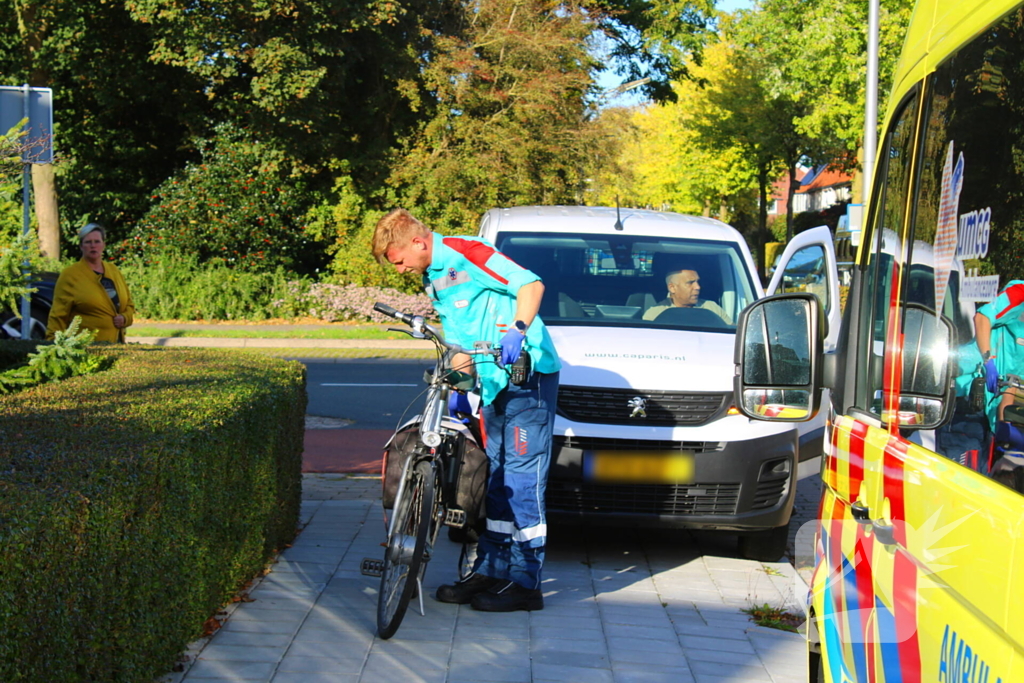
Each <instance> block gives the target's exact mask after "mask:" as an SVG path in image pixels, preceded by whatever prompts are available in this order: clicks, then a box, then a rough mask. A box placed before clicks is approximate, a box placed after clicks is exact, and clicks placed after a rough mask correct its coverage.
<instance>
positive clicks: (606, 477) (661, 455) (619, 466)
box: [583, 451, 694, 484]
mask: <svg viewBox="0 0 1024 683" xmlns="http://www.w3.org/2000/svg"><path fill="white" fill-rule="evenodd" d="M693 470H694V465H693V453H688V452H685V451H589V452H587V453H586V454H585V456H584V461H583V472H584V476H585V478H586V479H587V480H589V481H596V482H604V483H629V484H690V483H693Z"/></svg>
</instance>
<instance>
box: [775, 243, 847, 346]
mask: <svg viewBox="0 0 1024 683" xmlns="http://www.w3.org/2000/svg"><path fill="white" fill-rule="evenodd" d="M787 292H810V293H811V294H815V295H817V297H818V300H819V301H821V307H822V309H824V311H825V321H826V323H827V328H826V330H827V333H826V335H825V353H831V352H832V351H834V350H835V348H836V342H837V340H838V339H839V322H840V319H841V318H842V305H841V298H840V289H839V266H838V264H837V261H836V248H835V245H834V244H833V243H832V231H831V230H829V228H828V226H827V225H821V226H818V227H817V228H811V229H810V230H805V231H804V232H802V233H800V234H799V235H797V236H796V237H794V238H793V239H792V240H791V241H790V242H789V244H787V245H786V250H785V251H783V252H782V257H781V258H780V259H779V265H778V267H777V268H776V269H775V274H774V275H772V281H771V282H770V283H769V284H768V289H767V292H766V294H767V295H768V296H771V295H773V294H785V293H787Z"/></svg>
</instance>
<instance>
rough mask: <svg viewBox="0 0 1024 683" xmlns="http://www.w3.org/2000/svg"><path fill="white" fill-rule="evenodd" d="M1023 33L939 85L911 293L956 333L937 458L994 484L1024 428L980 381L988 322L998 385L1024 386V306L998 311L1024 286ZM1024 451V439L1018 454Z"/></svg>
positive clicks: (999, 42) (931, 99)
mask: <svg viewBox="0 0 1024 683" xmlns="http://www.w3.org/2000/svg"><path fill="white" fill-rule="evenodd" d="M1022 26H1024V9H1017V10H1014V11H1013V12H1011V13H1010V14H1009V15H1007V16H1006V17H1004V19H1002V20H1001V21H999V22H996V23H995V24H993V25H992V26H991V27H990V28H989V29H987V30H986V31H984V32H983V33H982V34H981V35H979V36H978V37H977V38H975V39H974V40H972V41H971V42H970V43H968V44H967V45H965V46H964V47H962V48H961V49H960V50H959V51H957V52H956V53H954V54H953V55H952V56H951V57H950V58H949V59H947V60H946V61H945V62H944V63H942V64H941V65H940V66H939V67H938V68H937V69H936V70H935V73H934V74H933V75H932V76H931V78H930V79H929V81H928V87H927V97H926V99H927V103H928V107H927V109H926V110H925V114H924V117H923V118H924V120H923V126H922V128H923V130H924V131H925V135H924V136H923V139H924V144H923V149H922V155H921V162H920V164H921V167H920V168H921V170H920V173H919V174H918V179H919V180H918V189H917V201H916V202H915V204H914V207H915V210H914V216H913V223H912V225H913V230H914V237H913V241H912V243H911V246H912V248H911V267H910V270H909V277H908V279H907V282H906V292H907V301H908V302H911V303H919V304H922V305H924V306H927V307H929V308H932V309H938V311H939V312H941V314H942V315H943V316H944V317H946V318H947V319H948V320H949V321H950V322H952V323H953V326H954V328H955V329H956V332H957V347H956V349H955V354H954V355H955V357H954V358H953V360H952V362H953V363H954V364H955V367H956V369H955V371H954V374H956V375H957V377H956V379H955V388H956V397H957V398H956V403H955V409H954V411H953V416H952V419H951V423H950V424H948V425H946V426H945V427H944V428H942V429H939V430H937V432H936V435H935V436H936V444H935V450H936V451H938V452H939V453H940V454H942V455H944V456H946V457H948V458H950V459H952V460H955V461H957V462H959V463H961V464H966V465H967V466H969V467H972V468H973V469H976V470H978V471H981V472H982V473H984V474H988V473H989V469H990V465H989V458H988V448H989V445H990V442H991V441H992V438H993V434H997V433H999V430H1000V429H1004V430H1006V431H1007V432H1008V433H1009V431H1010V428H1011V427H1013V428H1014V429H1017V430H1018V431H1019V428H1021V427H1024V420H1022V423H1021V425H1017V426H1014V425H1013V422H1014V420H1015V418H1016V416H1015V415H1014V414H1013V413H1014V412H1017V411H1020V413H1021V415H1022V416H1024V406H1021V407H1020V408H1017V407H1015V406H1014V405H1012V404H1013V403H1014V401H1013V398H1012V397H1011V396H1007V397H1006V398H1007V402H1008V403H1009V404H1010V405H1008V406H1006V408H1005V409H1004V410H1003V415H1002V417H1003V419H1000V418H999V403H1000V399H999V396H997V395H994V394H992V393H989V392H986V390H985V387H984V382H983V380H980V373H979V366H981V363H982V357H981V353H980V351H979V348H978V340H977V338H976V335H975V315H976V313H980V314H981V315H983V316H985V317H987V318H989V324H990V325H991V326H992V332H991V335H990V337H991V338H990V339H989V340H986V343H987V344H988V345H990V346H991V349H992V352H993V353H994V354H995V356H996V365H997V368H998V372H999V374H1000V375H1001V376H1004V377H1005V376H1006V375H1009V374H1018V375H1024V352H1022V350H1024V346H1022V345H1021V344H1022V342H1021V340H1022V339H1024V320H1022V316H1024V305H1019V301H1018V300H1017V299H1016V297H1013V296H1007V295H1003V296H1001V297H999V299H998V301H993V299H996V298H997V296H998V295H999V293H1000V291H1001V290H1002V289H1003V288H1005V287H1007V285H1009V284H1010V283H1011V282H1012V281H1014V280H1020V279H1024V101H1022V100H1021V97H1020V83H1021V82H1024V37H1022V30H1021V27H1022ZM1022 398H1024V395H1022ZM1007 438H1008V440H1009V441H1010V442H1011V443H1012V442H1013V439H1012V438H1011V437H1007ZM996 442H997V444H998V443H999V442H1000V440H999V439H998V438H997V439H996ZM1021 445H1024V437H1021V439H1020V443H1015V444H1014V447H1019V446H1021ZM998 457H999V449H998V448H997V449H996V455H995V457H994V458H993V460H992V466H993V468H994V469H996V472H994V473H992V476H993V477H994V478H996V479H1000V477H1002V478H1003V479H1005V480H1006V481H1005V482H1004V483H1007V485H1009V486H1011V487H1012V488H1017V490H1021V491H1022V492H1024V464H1022V465H1021V466H1020V467H1017V468H1012V467H1007V468H1005V469H1006V471H1005V472H1002V474H1000V471H999V470H998V468H995V464H996V462H997V459H998ZM1004 464H1005V463H1004ZM1014 482H1015V483H1014Z"/></svg>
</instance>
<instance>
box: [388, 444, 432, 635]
mask: <svg viewBox="0 0 1024 683" xmlns="http://www.w3.org/2000/svg"><path fill="white" fill-rule="evenodd" d="M408 477H409V478H408V479H407V480H406V482H405V489H404V491H403V492H402V497H401V498H400V499H399V500H396V501H395V510H394V513H393V514H394V524H393V525H392V528H393V529H394V531H393V533H392V534H391V536H390V538H389V539H388V549H387V551H386V552H385V553H384V568H383V571H382V572H381V577H380V594H379V595H378V596H377V634H378V635H379V636H380V637H381V638H385V639H386V638H390V637H391V636H393V635H395V631H397V630H398V627H399V626H401V624H402V618H403V617H404V616H405V610H406V608H407V607H408V606H409V600H410V599H411V598H412V597H413V595H414V594H415V592H416V578H417V577H418V576H419V572H420V565H421V564H422V562H423V550H424V548H425V547H426V543H427V532H428V531H429V529H430V519H431V515H432V514H433V508H434V470H433V468H432V467H431V465H430V462H429V461H428V460H421V461H420V462H418V463H416V465H415V466H414V467H413V468H412V469H411V470H410V471H409V475H408Z"/></svg>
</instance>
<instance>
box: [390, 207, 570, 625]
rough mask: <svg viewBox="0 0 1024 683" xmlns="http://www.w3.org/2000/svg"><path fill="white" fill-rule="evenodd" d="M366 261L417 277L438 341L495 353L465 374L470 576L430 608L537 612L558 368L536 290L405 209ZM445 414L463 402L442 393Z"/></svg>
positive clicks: (478, 247)
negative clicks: (478, 479)
mask: <svg viewBox="0 0 1024 683" xmlns="http://www.w3.org/2000/svg"><path fill="white" fill-rule="evenodd" d="M373 256H374V258H376V259H377V260H378V261H379V262H380V263H382V264H384V263H390V264H391V265H393V266H394V267H395V268H396V269H397V270H398V272H399V273H407V272H411V273H415V274H417V275H421V276H422V277H423V286H424V289H425V290H426V292H427V295H428V296H429V297H430V299H431V302H432V303H433V305H434V309H435V310H436V311H437V313H438V315H439V316H440V318H441V324H442V325H443V326H444V331H445V336H446V338H447V339H448V341H451V342H455V343H456V344H459V345H460V346H463V347H466V348H471V347H472V346H473V343H474V342H476V341H489V342H491V343H492V344H493V345H494V346H495V347H496V348H497V347H499V346H500V348H501V362H500V363H494V362H484V361H481V362H479V363H478V364H476V366H475V370H476V376H477V389H476V390H477V391H478V392H479V394H480V398H481V409H480V414H481V419H482V421H483V427H484V434H485V436H486V439H485V440H486V451H487V459H488V464H489V465H490V475H489V480H488V487H487V529H486V531H485V532H484V533H483V535H482V536H481V537H480V542H479V544H478V545H477V559H476V562H475V564H474V566H473V573H471V574H470V575H469V576H468V577H465V578H464V579H461V580H459V581H458V582H456V583H454V584H448V585H444V586H441V587H440V588H438V590H437V599H438V600H440V601H441V602H451V603H457V604H471V605H472V606H473V608H474V609H478V610H484V611H490V612H511V611H516V610H539V609H543V607H544V599H543V596H542V594H541V590H540V583H541V569H542V567H543V564H544V546H545V542H546V537H547V522H546V518H545V514H544V493H545V490H546V488H547V478H548V469H549V468H550V464H551V429H552V425H553V423H554V415H555V400H556V398H557V394H558V371H559V368H560V367H561V366H560V363H559V361H558V354H557V353H556V351H555V346H554V344H553V342H552V341H551V336H550V335H549V334H548V331H547V328H545V327H544V322H543V321H542V320H541V319H540V318H539V317H538V316H537V311H538V310H540V304H541V299H542V298H543V296H544V285H543V284H542V283H541V281H540V278H538V277H537V275H535V274H534V273H532V272H530V271H529V270H526V269H525V268H523V267H521V266H519V265H518V264H516V263H515V262H513V261H512V260H510V259H509V258H508V257H506V256H505V255H503V254H502V253H501V252H499V251H498V250H497V249H495V248H494V247H493V246H492V245H491V244H489V243H488V242H486V241H484V240H482V239H478V238H474V237H444V236H442V235H439V234H437V233H434V232H432V231H431V230H430V229H429V228H427V227H426V226H425V225H424V224H423V223H421V222H420V221H418V220H417V219H416V218H414V217H413V216H412V214H410V213H409V212H408V211H406V210H405V209H395V210H393V211H391V212H390V213H388V214H387V215H386V216H384V217H383V218H382V219H380V221H379V222H378V223H377V226H376V228H375V230H374V234H373ZM524 353H525V354H529V356H530V361H531V366H532V372H531V373H530V375H529V377H528V379H527V380H526V381H525V382H523V383H521V384H520V385H515V384H512V383H511V382H509V371H508V369H507V367H508V366H510V365H511V364H513V363H515V362H516V360H518V359H519V357H520V355H521V354H524ZM454 365H455V367H456V368H462V367H463V366H466V367H473V366H472V360H471V359H470V357H469V356H466V355H461V356H458V357H456V359H455V363H454ZM450 407H451V409H452V412H453V414H454V413H455V412H462V413H466V412H469V410H468V401H467V400H466V397H465V395H464V394H458V393H456V392H452V402H451V406H450Z"/></svg>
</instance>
